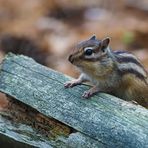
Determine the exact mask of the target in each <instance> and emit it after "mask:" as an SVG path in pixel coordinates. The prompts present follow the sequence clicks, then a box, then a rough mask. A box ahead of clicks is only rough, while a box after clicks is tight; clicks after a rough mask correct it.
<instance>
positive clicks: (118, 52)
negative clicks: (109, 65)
mask: <svg viewBox="0 0 148 148" xmlns="http://www.w3.org/2000/svg"><path fill="white" fill-rule="evenodd" d="M113 53H115V54H122V53H128V52H127V51H123V50H118V51H113Z"/></svg>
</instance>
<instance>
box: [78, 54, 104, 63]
mask: <svg viewBox="0 0 148 148" xmlns="http://www.w3.org/2000/svg"><path fill="white" fill-rule="evenodd" d="M104 56H105V55H102V56H100V57H98V58H94V57H92V58H90V59H87V58H85V56H84V55H83V56H81V57H80V59H82V60H85V61H89V62H97V61H101V59H102V58H103V57H104Z"/></svg>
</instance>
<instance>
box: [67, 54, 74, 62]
mask: <svg viewBox="0 0 148 148" xmlns="http://www.w3.org/2000/svg"><path fill="white" fill-rule="evenodd" d="M68 60H69V61H70V62H71V63H73V60H74V59H73V56H72V55H70V56H69V57H68Z"/></svg>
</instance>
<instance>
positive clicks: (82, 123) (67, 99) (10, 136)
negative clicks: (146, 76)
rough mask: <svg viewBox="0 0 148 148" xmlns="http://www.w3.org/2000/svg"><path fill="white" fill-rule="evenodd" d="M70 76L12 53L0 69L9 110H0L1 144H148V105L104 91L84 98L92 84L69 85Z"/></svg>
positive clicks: (77, 147)
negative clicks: (136, 103) (84, 92)
mask: <svg viewBox="0 0 148 148" xmlns="http://www.w3.org/2000/svg"><path fill="white" fill-rule="evenodd" d="M69 79H72V78H70V77H68V76H66V75H64V74H61V73H59V72H56V71H54V70H52V69H49V68H47V67H44V66H42V65H40V64H38V63H36V62H35V61H34V60H33V59H31V58H28V57H25V56H22V55H14V54H8V55H7V56H6V57H5V59H4V60H3V62H2V63H1V68H0V91H1V92H2V93H5V94H6V95H8V96H9V101H10V103H9V107H8V110H7V112H0V114H1V118H0V140H1V143H2V144H3V145H5V146H6V145H7V143H10V144H11V145H13V144H14V145H15V146H16V145H18V146H20V147H23V146H24V147H30V146H31V147H45V148H46V147H49V148H50V147H57V148H58V147H62V148H65V147H67V148H69V147H70V148H115V147H119V148H121V147H124V148H147V147H148V110H147V109H145V108H144V107H142V106H140V105H135V104H132V103H129V102H126V101H123V100H121V99H119V98H116V97H114V96H111V95H108V94H104V93H100V94H98V95H95V96H93V97H92V98H91V99H83V98H82V97H81V95H82V93H83V91H85V90H87V89H88V88H89V86H87V85H81V86H77V87H74V88H71V89H65V88H64V83H65V82H66V81H67V80H69ZM10 114H11V115H10ZM8 117H9V118H8ZM12 120H13V122H12ZM43 129H44V130H43ZM38 131H40V132H38ZM46 135H47V136H46Z"/></svg>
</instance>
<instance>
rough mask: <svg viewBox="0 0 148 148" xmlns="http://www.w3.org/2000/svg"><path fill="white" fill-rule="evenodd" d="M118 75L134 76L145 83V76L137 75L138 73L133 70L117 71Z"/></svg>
mask: <svg viewBox="0 0 148 148" xmlns="http://www.w3.org/2000/svg"><path fill="white" fill-rule="evenodd" d="M118 73H119V74H120V75H121V76H123V75H125V74H133V75H135V76H136V77H138V78H139V79H141V80H143V81H145V76H144V75H142V74H141V73H139V72H138V71H136V70H134V69H132V68H131V69H122V70H121V69H118Z"/></svg>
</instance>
